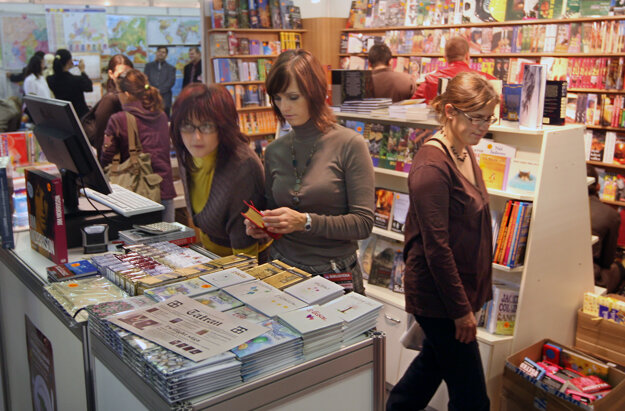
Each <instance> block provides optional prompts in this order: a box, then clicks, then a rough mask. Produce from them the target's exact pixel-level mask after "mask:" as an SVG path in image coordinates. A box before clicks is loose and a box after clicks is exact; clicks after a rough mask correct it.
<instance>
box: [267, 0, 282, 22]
mask: <svg viewBox="0 0 625 411" xmlns="http://www.w3.org/2000/svg"><path fill="white" fill-rule="evenodd" d="M268 1H269V12H270V13H271V27H273V28H274V29H281V28H283V27H282V16H281V15H280V3H281V0H268Z"/></svg>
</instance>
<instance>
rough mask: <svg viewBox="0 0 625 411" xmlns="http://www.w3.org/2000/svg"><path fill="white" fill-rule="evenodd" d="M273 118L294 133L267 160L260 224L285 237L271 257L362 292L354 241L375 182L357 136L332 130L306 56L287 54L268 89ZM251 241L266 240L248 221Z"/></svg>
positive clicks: (317, 67)
mask: <svg viewBox="0 0 625 411" xmlns="http://www.w3.org/2000/svg"><path fill="white" fill-rule="evenodd" d="M266 88H267V93H268V94H269V96H270V97H271V102H272V105H273V108H274V112H275V113H276V115H277V116H278V118H279V119H280V121H281V122H282V123H284V122H288V123H289V124H290V125H291V126H292V127H293V130H292V131H291V132H289V134H287V135H286V136H284V137H282V138H280V139H278V140H276V141H274V142H273V143H271V144H270V145H269V146H267V150H266V153H265V195H266V197H267V208H268V210H265V211H264V215H265V217H264V218H263V220H264V222H265V225H266V226H267V227H268V230H269V231H271V232H273V233H278V234H283V236H282V237H281V238H280V239H278V240H275V241H274V242H273V245H272V246H271V248H270V256H271V258H274V259H279V260H282V261H284V262H286V263H287V264H289V265H292V266H295V267H299V268H301V269H303V270H306V271H308V272H310V273H313V274H326V273H333V272H336V273H343V272H349V273H351V274H352V280H353V285H354V290H355V291H356V292H359V293H363V292H364V287H363V283H362V272H361V271H360V265H359V263H358V258H357V255H356V249H357V240H359V239H363V238H367V237H368V236H369V235H370V234H371V229H372V228H373V211H374V204H373V200H374V174H373V165H372V163H371V157H370V156H369V150H368V148H367V144H366V143H365V140H364V139H363V138H362V136H361V135H360V134H358V133H356V132H355V131H353V130H350V129H347V128H345V127H342V126H339V125H337V124H336V122H335V118H334V115H333V114H332V111H331V109H330V107H328V105H327V104H326V102H325V99H326V88H327V86H326V77H325V72H324V71H323V68H322V67H321V64H319V62H318V61H317V59H316V58H315V57H313V56H312V54H310V53H309V52H308V51H305V50H301V49H300V50H297V51H293V50H290V51H285V52H284V53H282V54H281V55H280V56H279V57H278V59H277V60H276V62H275V64H274V66H273V68H272V69H271V72H270V73H269V75H268V77H267V81H266ZM246 226H247V232H248V234H249V235H251V236H253V237H254V238H263V237H264V236H265V235H266V234H265V233H264V232H263V231H261V230H259V229H257V228H255V227H253V226H252V225H251V224H250V223H249V222H247V221H246Z"/></svg>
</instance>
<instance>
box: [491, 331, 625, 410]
mask: <svg viewBox="0 0 625 411" xmlns="http://www.w3.org/2000/svg"><path fill="white" fill-rule="evenodd" d="M546 342H552V343H554V344H556V345H558V346H560V347H565V348H568V349H570V350H572V351H577V350H575V349H573V348H571V347H567V346H565V345H563V344H560V343H558V342H555V341H551V340H549V339H544V340H541V341H539V342H537V343H536V344H534V345H531V346H529V347H527V348H525V349H523V350H521V351H519V352H518V353H516V354H513V355H511V356H510V357H508V359H507V361H506V367H505V369H504V372H503V387H502V392H501V410H503V411H517V410H518V411H521V410H523V411H525V410H531V409H539V410H546V411H552V410H595V411H613V410H623V409H625V373H623V372H622V371H619V370H617V369H616V368H610V371H609V374H608V381H607V382H608V383H609V384H610V385H611V386H612V392H610V393H609V394H608V395H606V396H605V397H604V398H602V399H600V400H597V401H595V402H594V403H593V404H592V405H586V404H582V403H580V402H579V401H575V400H573V399H572V398H570V397H569V396H568V395H565V394H564V393H560V392H557V391H554V390H553V389H551V388H549V387H548V386H546V385H545V384H543V383H541V382H540V381H538V380H536V379H535V378H532V377H529V376H527V375H525V374H523V373H522V372H521V371H520V370H519V368H518V367H519V365H520V364H521V363H522V362H523V359H524V358H525V357H528V358H530V359H532V360H538V359H540V358H541V356H542V348H543V345H544V344H545V343H546Z"/></svg>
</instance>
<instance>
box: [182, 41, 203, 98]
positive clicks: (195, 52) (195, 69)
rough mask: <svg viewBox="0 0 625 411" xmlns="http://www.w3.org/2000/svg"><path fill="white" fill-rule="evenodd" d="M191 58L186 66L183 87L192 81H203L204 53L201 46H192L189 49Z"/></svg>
mask: <svg viewBox="0 0 625 411" xmlns="http://www.w3.org/2000/svg"><path fill="white" fill-rule="evenodd" d="M189 60H190V62H189V64H187V65H186V66H184V78H183V79H182V87H183V88H184V86H186V85H187V84H190V83H201V82H202V55H201V54H200V48H199V47H191V48H190V49H189Z"/></svg>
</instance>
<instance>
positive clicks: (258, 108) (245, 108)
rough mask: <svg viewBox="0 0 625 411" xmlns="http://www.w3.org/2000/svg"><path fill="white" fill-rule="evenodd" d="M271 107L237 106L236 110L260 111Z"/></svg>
mask: <svg viewBox="0 0 625 411" xmlns="http://www.w3.org/2000/svg"><path fill="white" fill-rule="evenodd" d="M272 109H273V107H271V106H256V107H242V108H238V109H237V111H238V112H239V113H241V112H246V111H260V110H272Z"/></svg>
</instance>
